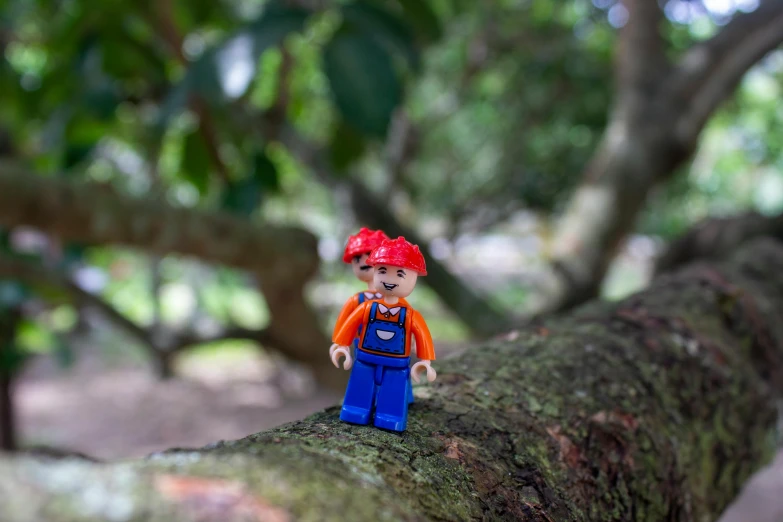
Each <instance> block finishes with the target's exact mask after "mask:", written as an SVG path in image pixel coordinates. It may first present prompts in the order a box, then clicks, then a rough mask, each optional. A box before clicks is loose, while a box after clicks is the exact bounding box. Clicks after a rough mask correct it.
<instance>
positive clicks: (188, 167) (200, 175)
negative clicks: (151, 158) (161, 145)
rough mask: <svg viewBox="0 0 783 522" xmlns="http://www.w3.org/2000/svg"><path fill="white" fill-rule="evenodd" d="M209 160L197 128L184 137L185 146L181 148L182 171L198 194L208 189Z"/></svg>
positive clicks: (202, 193)
mask: <svg viewBox="0 0 783 522" xmlns="http://www.w3.org/2000/svg"><path fill="white" fill-rule="evenodd" d="M209 165H210V160H209V155H208V154H207V146H206V143H204V138H203V136H202V135H201V133H200V132H199V130H198V129H196V130H194V131H193V132H191V133H190V134H188V135H187V136H186V137H185V147H184V148H183V150H182V171H183V175H184V177H185V179H187V180H188V181H189V182H190V183H191V184H192V185H193V186H194V187H196V189H197V190H198V192H199V194H201V195H202V196H204V195H205V194H206V193H207V191H208V190H209V171H210V168H209Z"/></svg>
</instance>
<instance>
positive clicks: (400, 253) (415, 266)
mask: <svg viewBox="0 0 783 522" xmlns="http://www.w3.org/2000/svg"><path fill="white" fill-rule="evenodd" d="M367 264H368V265H370V266H375V265H391V266H401V267H402V268H407V269H409V270H413V271H415V272H418V273H419V275H427V265H426V264H425V263H424V256H423V255H422V253H421V251H420V250H419V247H418V246H417V245H414V244H413V243H410V242H409V241H405V238H404V237H402V236H400V237H398V238H397V239H387V240H385V241H384V242H383V243H381V246H379V247H378V248H376V249H375V250H373V251H372V254H370V257H369V258H367Z"/></svg>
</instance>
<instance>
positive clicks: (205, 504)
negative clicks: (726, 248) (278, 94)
mask: <svg viewBox="0 0 783 522" xmlns="http://www.w3.org/2000/svg"><path fill="white" fill-rule="evenodd" d="M781 309H783V247H782V246H781V245H780V244H779V243H777V242H773V241H762V242H758V243H754V244H753V245H749V246H748V247H747V249H746V250H744V251H743V252H740V253H738V254H737V255H736V256H734V257H733V258H732V259H731V260H729V261H727V262H726V263H723V264H720V265H697V266H692V267H690V268H689V269H687V270H685V271H683V272H681V273H679V274H677V275H672V276H667V277H666V278H661V279H659V280H657V281H656V282H655V284H654V285H653V286H652V287H651V288H650V289H649V290H647V291H646V292H643V293H640V294H637V295H635V296H633V297H631V298H629V299H626V300H625V301H622V302H620V303H593V304H592V305H588V306H587V307H586V308H584V309H582V310H581V311H580V312H578V313H574V314H571V315H569V316H564V317H559V318H550V319H549V320H547V321H546V322H544V323H542V324H541V325H540V326H539V327H538V328H530V329H525V330H522V331H519V332H513V333H512V334H511V335H508V336H506V337H504V338H503V339H496V340H494V341H490V342H486V343H483V344H480V345H477V346H474V347H472V349H469V350H467V351H466V352H465V353H464V354H463V355H461V356H460V357H458V358H452V359H450V360H443V361H441V362H439V363H438V364H439V366H438V373H439V375H438V379H437V380H436V381H435V382H434V383H433V384H432V385H431V386H428V387H417V388H416V395H417V397H416V402H415V403H414V405H413V406H412V408H411V411H410V414H409V422H408V429H407V431H406V432H405V433H403V434H397V433H389V432H386V431H384V430H379V429H375V428H373V427H372V426H355V425H351V424H347V423H343V422H340V421H339V418H338V416H339V408H330V409H328V410H326V411H324V412H319V413H316V414H315V415H313V416H311V417H309V418H308V419H305V420H303V421H299V422H295V423H291V424H288V425H284V426H281V427H279V428H275V429H273V430H270V431H267V432H263V433H258V434H253V435H250V436H248V437H247V438H244V439H242V440H238V441H222V442H217V443H214V444H210V445H209V446H207V447H205V448H202V449H174V450H170V451H166V452H161V453H157V454H155V455H154V456H152V457H151V458H148V459H144V460H139V461H138V462H135V463H131V464H130V465H129V463H127V462H122V463H117V464H112V463H101V464H95V463H91V462H87V461H84V460H80V459H77V458H70V459H68V460H63V461H58V460H53V459H49V460H42V459H36V458H34V457H28V456H20V457H16V458H13V459H9V458H4V459H3V458H0V497H2V498H7V499H13V500H12V501H11V502H10V503H6V504H4V511H3V515H4V519H3V520H4V521H5V522H25V521H29V520H47V519H57V520H67V521H69V522H71V521H73V522H75V521H77V520H78V521H84V522H86V521H87V520H88V519H89V520H96V521H97V520H106V519H109V518H112V515H116V513H117V508H116V506H118V505H121V506H122V508H123V510H122V514H123V515H124V516H125V517H126V518H127V519H128V520H137V519H138V520H170V519H176V520H179V521H182V522H195V521H199V520H200V521H204V520H220V521H222V522H239V521H247V520H265V521H276V522H289V521H291V522H292V521H294V520H303V521H304V520H318V521H323V522H331V521H338V520H339V521H341V522H354V521H366V520H378V521H379V522H385V521H417V522H418V521H434V520H460V521H462V520H529V521H534V522H553V521H565V520H568V521H574V522H584V521H588V520H618V521H619V520H634V521H637V522H658V521H662V520H715V519H716V518H717V517H718V515H719V514H720V512H721V511H722V510H723V509H724V508H725V506H726V505H727V504H728V503H729V501H730V500H731V498H732V497H734V495H736V494H737V493H738V492H739V490H740V488H741V486H742V483H743V482H744V481H745V480H746V479H747V478H748V477H749V476H750V475H751V474H752V473H753V472H754V471H755V470H756V469H757V468H758V467H760V466H761V465H763V464H765V463H766V462H767V460H768V459H769V456H770V454H771V453H772V451H774V443H773V442H772V441H773V439H774V436H775V429H776V417H777V410H776V407H775V399H776V398H777V397H778V396H779V395H780V394H781V392H783V379H781V376H783V373H782V370H783V328H782V327H781V322H780V317H779V316H780V313H779V311H780V310H781ZM334 371H337V370H334ZM63 475H65V476H67V477H68V479H69V480H68V481H67V484H65V485H64V482H63V481H62V480H55V477H56V478H60V477H62V476H63ZM93 487H95V488H98V487H100V488H101V489H100V491H101V493H102V497H101V498H102V500H103V502H102V503H100V504H96V505H95V506H93V509H92V511H90V512H89V513H88V514H87V515H85V511H84V505H85V500H84V491H85V490H87V489H92V488H93ZM115 518H116V517H115Z"/></svg>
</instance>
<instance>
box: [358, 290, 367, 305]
mask: <svg viewBox="0 0 783 522" xmlns="http://www.w3.org/2000/svg"><path fill="white" fill-rule="evenodd" d="M365 299H367V298H366V297H365V295H364V292H359V299H358V301H359V304H362V303H364V301H365Z"/></svg>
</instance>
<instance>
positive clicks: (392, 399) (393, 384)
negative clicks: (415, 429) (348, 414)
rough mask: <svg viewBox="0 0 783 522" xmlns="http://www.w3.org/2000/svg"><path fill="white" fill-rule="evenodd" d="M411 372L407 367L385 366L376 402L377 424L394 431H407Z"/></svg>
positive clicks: (379, 426)
mask: <svg viewBox="0 0 783 522" xmlns="http://www.w3.org/2000/svg"><path fill="white" fill-rule="evenodd" d="M410 373H411V370H410V368H408V367H405V368H390V367H386V368H384V372H383V382H381V385H380V387H379V389H378V400H377V401H376V403H375V426H377V427H378V428H383V429H386V430H392V431H405V427H406V426H407V424H408V390H410V383H409V382H410Z"/></svg>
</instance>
